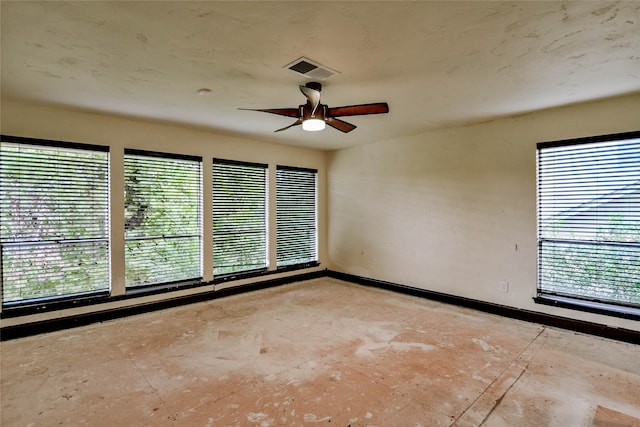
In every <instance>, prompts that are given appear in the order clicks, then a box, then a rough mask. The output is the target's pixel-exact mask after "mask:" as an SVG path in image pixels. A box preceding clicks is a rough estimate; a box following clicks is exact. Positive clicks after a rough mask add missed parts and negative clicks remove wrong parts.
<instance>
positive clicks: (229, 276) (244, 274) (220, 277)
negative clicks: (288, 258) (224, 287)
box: [213, 267, 272, 284]
mask: <svg viewBox="0 0 640 427" xmlns="http://www.w3.org/2000/svg"><path fill="white" fill-rule="evenodd" d="M271 273H272V271H269V270H268V269H267V267H264V268H256V269H253V270H243V271H237V272H234V273H226V274H217V275H215V276H213V283H214V284H218V283H225V282H231V281H233V280H240V279H248V278H251V277H260V276H266V275H268V274H271Z"/></svg>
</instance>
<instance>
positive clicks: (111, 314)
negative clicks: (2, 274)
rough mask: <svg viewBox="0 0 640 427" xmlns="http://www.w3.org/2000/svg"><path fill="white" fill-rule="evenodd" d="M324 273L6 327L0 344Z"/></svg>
mask: <svg viewBox="0 0 640 427" xmlns="http://www.w3.org/2000/svg"><path fill="white" fill-rule="evenodd" d="M326 275H327V273H326V270H319V271H312V272H309V273H302V274H296V275H294V276H288V277H279V278H277V279H271V280H264V281H260V282H254V283H250V284H246V285H239V286H233V287H229V288H225V289H221V290H217V291H216V290H214V291H206V292H202V293H198V294H195V295H187V296H181V297H173V298H168V299H164V300H160V301H154V302H150V303H145V304H138V305H133V306H128V307H119V308H113V309H107V310H100V309H99V307H96V308H97V309H98V310H99V311H95V312H92V313H86V314H77V315H71V316H65V317H61V318H57V319H50V320H43V321H37V322H30V323H24V324H21V325H15V326H6V327H3V328H2V329H0V341H8V340H12V339H16V338H23V337H28V336H32V335H38V334H42V333H46V332H53V331H58V330H62V329H69V328H75V327H78V326H85V325H89V324H92V323H99V322H105V321H107V320H113V319H117V318H121V317H127V316H133V315H136V314H142V313H148V312H150V311H156V310H163V309H167V308H172V307H178V306H181V305H187V304H194V303H197V302H203V301H209V300H213V299H217V298H223V297H227V296H231V295H237V294H241V293H245V292H252V291H257V290H260V289H266V288H271V287H275V286H281V285H286V284H289V283H293V282H299V281H302V280H310V279H317V278H319V277H325V276H326Z"/></svg>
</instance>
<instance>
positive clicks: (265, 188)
mask: <svg viewBox="0 0 640 427" xmlns="http://www.w3.org/2000/svg"><path fill="white" fill-rule="evenodd" d="M216 165H220V166H228V167H233V168H234V169H235V168H237V169H236V170H234V173H239V172H241V170H242V168H245V167H246V168H251V169H260V170H262V173H263V176H262V192H261V194H255V193H253V192H245V193H244V194H243V195H244V196H250V197H251V196H253V197H260V196H262V199H261V201H262V204H263V218H262V219H263V222H262V223H261V224H257V223H254V224H252V225H253V226H254V227H258V226H261V232H262V233H261V234H260V230H258V229H257V228H256V230H252V231H251V232H250V234H254V233H257V234H258V235H263V236H264V247H263V249H264V251H263V260H264V265H263V266H261V267H256V268H250V269H244V270H235V271H230V272H225V273H218V274H216V272H215V271H216V234H218V235H220V234H223V235H233V234H240V232H242V233H245V232H247V230H246V228H245V229H244V230H242V229H240V230H231V229H228V230H226V231H224V232H218V233H216V212H217V208H216V180H217V174H216ZM211 181H212V187H211V193H212V220H213V224H212V226H213V269H214V270H213V278H214V282H216V283H219V282H223V281H228V280H235V279H239V278H245V277H253V276H259V275H262V274H264V273H266V272H267V271H268V269H269V165H268V164H266V163H253V162H243V161H238V160H228V159H220V158H213V161H212V173H211ZM257 184H259V183H258V182H256V183H255V185H256V186H257ZM250 193H251V194H250ZM234 196H238V194H234ZM229 201H231V199H230V198H229V199H226V200H225V202H229ZM227 206H228V205H227ZM245 212H246V211H245ZM221 214H224V212H221ZM242 225H243V226H245V227H246V225H247V224H246V222H244V223H243V224H242Z"/></svg>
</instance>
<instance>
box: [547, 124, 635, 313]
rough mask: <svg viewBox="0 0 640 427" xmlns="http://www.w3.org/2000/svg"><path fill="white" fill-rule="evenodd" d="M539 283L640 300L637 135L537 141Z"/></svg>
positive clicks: (596, 296) (603, 297) (562, 291)
mask: <svg viewBox="0 0 640 427" xmlns="http://www.w3.org/2000/svg"><path fill="white" fill-rule="evenodd" d="M538 244H539V257H538V289H539V293H540V294H542V295H551V296H553V295H557V296H561V297H575V298H580V299H586V300H590V301H598V302H605V303H614V304H621V305H627V306H634V307H635V306H640V134H639V133H634V134H624V135H612V136H607V137H598V138H589V139H586V140H578V141H575V140H574V141H570V142H566V143H543V144H538Z"/></svg>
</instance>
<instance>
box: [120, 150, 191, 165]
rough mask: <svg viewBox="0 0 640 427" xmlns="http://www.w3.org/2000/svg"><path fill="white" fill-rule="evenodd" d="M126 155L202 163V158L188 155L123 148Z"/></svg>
mask: <svg viewBox="0 0 640 427" xmlns="http://www.w3.org/2000/svg"><path fill="white" fill-rule="evenodd" d="M127 154H129V155H132V156H149V157H160V158H162V159H179V160H192V161H196V162H202V156H192V155H189V154H176V153H164V152H161V151H148V150H138V149H135V148H125V149H124V155H125V156H126V155H127Z"/></svg>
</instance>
